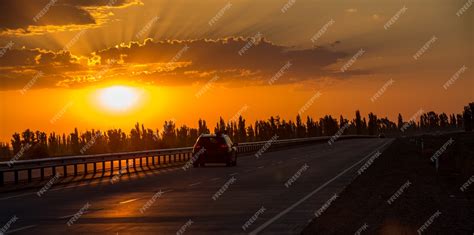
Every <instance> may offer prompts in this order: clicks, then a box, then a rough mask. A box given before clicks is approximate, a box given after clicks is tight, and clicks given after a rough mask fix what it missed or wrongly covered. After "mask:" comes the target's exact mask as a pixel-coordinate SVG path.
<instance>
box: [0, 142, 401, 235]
mask: <svg viewBox="0 0 474 235" xmlns="http://www.w3.org/2000/svg"><path fill="white" fill-rule="evenodd" d="M391 141H392V139H350V140H340V141H336V143H334V144H333V145H332V146H328V144H326V143H324V144H313V145H305V146H298V147H294V148H289V149H284V150H277V151H268V152H265V153H264V154H263V155H261V156H260V157H259V158H256V157H255V156H253V155H248V156H241V157H240V158H239V159H238V166H237V167H225V166H218V165H216V166H206V167H205V168H190V169H187V170H183V169H182V168H181V167H175V168H170V169H166V170H157V171H151V172H150V171H148V172H142V173H140V174H134V175H123V176H121V178H120V180H119V181H117V182H115V183H111V181H110V178H109V177H107V178H103V179H98V180H93V181H87V182H75V183H71V184H69V185H59V186H57V187H55V186H54V185H53V187H51V188H50V189H49V190H47V191H44V192H43V193H42V195H41V197H39V196H38V195H37V194H36V192H37V191H38V190H28V191H21V192H15V193H2V195H0V229H2V228H3V229H5V228H7V230H6V234H61V233H64V234H97V233H100V234H247V233H251V234H257V233H258V234H297V233H299V232H300V231H301V230H302V229H303V228H304V227H305V226H306V225H307V224H308V223H309V221H310V220H311V219H312V218H314V217H315V212H316V211H318V210H319V209H320V208H321V207H322V206H323V205H324V204H325V203H326V202H327V201H328V200H329V199H330V198H331V197H333V196H334V195H335V194H337V193H339V192H341V191H342V189H343V188H344V187H345V186H346V185H347V184H349V183H350V182H351V180H352V179H353V178H354V177H355V176H356V175H357V174H358V173H357V171H358V170H359V169H360V167H361V166H362V165H363V164H365V163H366V161H367V160H368V159H369V158H370V157H371V156H373V155H374V153H376V151H383V149H385V148H386V147H388V145H389V144H390V143H391ZM337 223H343V221H335V226H337Z"/></svg>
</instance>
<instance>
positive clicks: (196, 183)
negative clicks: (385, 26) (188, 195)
mask: <svg viewBox="0 0 474 235" xmlns="http://www.w3.org/2000/svg"><path fill="white" fill-rule="evenodd" d="M198 184H202V182H197V183H194V184H190V185H188V186H190V187H192V186H195V185H198Z"/></svg>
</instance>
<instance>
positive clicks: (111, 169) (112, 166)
mask: <svg viewBox="0 0 474 235" xmlns="http://www.w3.org/2000/svg"><path fill="white" fill-rule="evenodd" d="M113 174H114V160H110V176H112V175H113Z"/></svg>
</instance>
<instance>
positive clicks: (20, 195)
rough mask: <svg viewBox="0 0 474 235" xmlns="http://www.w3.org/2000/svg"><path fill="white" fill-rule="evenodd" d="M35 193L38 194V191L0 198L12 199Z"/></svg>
mask: <svg viewBox="0 0 474 235" xmlns="http://www.w3.org/2000/svg"><path fill="white" fill-rule="evenodd" d="M33 194H36V192H33V193H22V194H18V195H13V196H9V197H2V198H0V201H3V200H7V199H11V198H16V197H23V196H28V195H33Z"/></svg>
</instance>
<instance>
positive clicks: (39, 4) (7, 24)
mask: <svg viewBox="0 0 474 235" xmlns="http://www.w3.org/2000/svg"><path fill="white" fill-rule="evenodd" d="M131 2H133V1H132V0H97V1H92V0H34V1H30V0H2V1H0V9H2V14H0V31H8V30H10V31H13V32H15V34H28V33H31V27H42V26H46V25H49V26H66V25H94V24H96V23H97V20H96V19H95V18H94V17H93V16H92V15H91V12H92V11H94V10H97V9H98V8H100V7H105V6H108V7H111V8H113V7H122V6H125V5H127V4H130V3H131Z"/></svg>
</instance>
